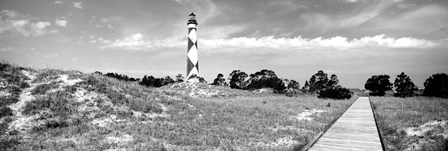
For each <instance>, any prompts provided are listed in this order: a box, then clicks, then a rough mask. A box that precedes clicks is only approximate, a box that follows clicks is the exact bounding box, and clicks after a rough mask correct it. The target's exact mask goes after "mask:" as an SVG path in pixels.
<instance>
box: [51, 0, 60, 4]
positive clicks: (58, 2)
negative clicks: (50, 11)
mask: <svg viewBox="0 0 448 151" xmlns="http://www.w3.org/2000/svg"><path fill="white" fill-rule="evenodd" d="M53 3H54V4H62V1H54V2H53Z"/></svg>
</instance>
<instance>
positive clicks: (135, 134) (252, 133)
mask: <svg viewBox="0 0 448 151" xmlns="http://www.w3.org/2000/svg"><path fill="white" fill-rule="evenodd" d="M354 100H356V97H353V98H352V99H350V100H342V101H341V100H324V99H317V97H315V96H300V97H292V98H289V97H285V96H280V95H270V94H269V95H268V94H261V93H254V92H249V91H241V90H234V89H229V88H224V87H215V86H209V85H201V84H191V83H176V84H173V85H169V86H165V87H162V88H148V87H144V86H141V85H138V84H136V83H132V82H122V81H118V80H115V79H112V78H108V77H105V76H102V75H97V74H85V73H81V72H79V71H62V70H55V69H43V70H35V69H31V68H22V67H17V66H13V65H10V64H5V63H1V64H0V105H1V107H0V150H292V149H300V148H301V147H303V146H304V145H305V144H307V143H308V142H309V141H310V140H311V139H313V137H315V135H316V134H317V133H319V132H321V131H323V130H324V129H325V127H326V126H328V125H329V123H330V122H331V121H332V120H334V119H336V118H337V117H339V116H340V115H341V114H342V113H343V112H344V111H345V110H346V109H347V108H348V107H349V106H350V105H351V104H352V103H353V102H354Z"/></svg>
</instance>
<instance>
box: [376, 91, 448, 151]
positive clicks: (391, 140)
mask: <svg viewBox="0 0 448 151" xmlns="http://www.w3.org/2000/svg"><path fill="white" fill-rule="evenodd" d="M370 100H371V102H372V103H373V108H374V110H375V114H376V117H377V119H376V120H377V122H378V126H379V129H380V133H381V135H382V138H383V141H384V143H385V147H386V149H387V150H403V149H405V148H407V147H409V145H411V144H412V143H413V142H415V141H416V140H418V139H428V138H418V137H412V136H407V135H406V133H405V132H404V131H403V129H404V128H409V127H418V126H420V125H423V124H424V123H427V122H430V121H440V120H448V100H447V99H442V98H430V97H409V98H396V97H371V98H370ZM425 137H426V136H425ZM428 137H429V136H428ZM430 139H433V138H430ZM446 141H447V140H446V139H445V140H444V139H443V137H442V138H436V139H434V142H433V143H429V144H427V145H426V146H427V148H424V149H422V150H443V148H444V147H448V144H447V142H446ZM428 146H431V147H428Z"/></svg>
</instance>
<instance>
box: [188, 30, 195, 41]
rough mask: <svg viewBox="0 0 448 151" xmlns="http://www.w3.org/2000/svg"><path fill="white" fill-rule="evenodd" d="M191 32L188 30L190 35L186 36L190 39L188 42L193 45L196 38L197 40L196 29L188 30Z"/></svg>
mask: <svg viewBox="0 0 448 151" xmlns="http://www.w3.org/2000/svg"><path fill="white" fill-rule="evenodd" d="M190 29H192V30H190V33H189V34H188V38H190V40H191V41H192V42H193V43H196V40H197V39H196V38H197V34H196V28H190Z"/></svg>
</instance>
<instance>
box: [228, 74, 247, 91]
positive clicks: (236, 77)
mask: <svg viewBox="0 0 448 151" xmlns="http://www.w3.org/2000/svg"><path fill="white" fill-rule="evenodd" d="M246 78H247V74H246V73H245V72H243V71H240V70H233V71H232V73H230V74H229V80H230V82H229V83H230V87H231V88H236V89H244V88H245V82H244V80H245V79H246Z"/></svg>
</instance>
